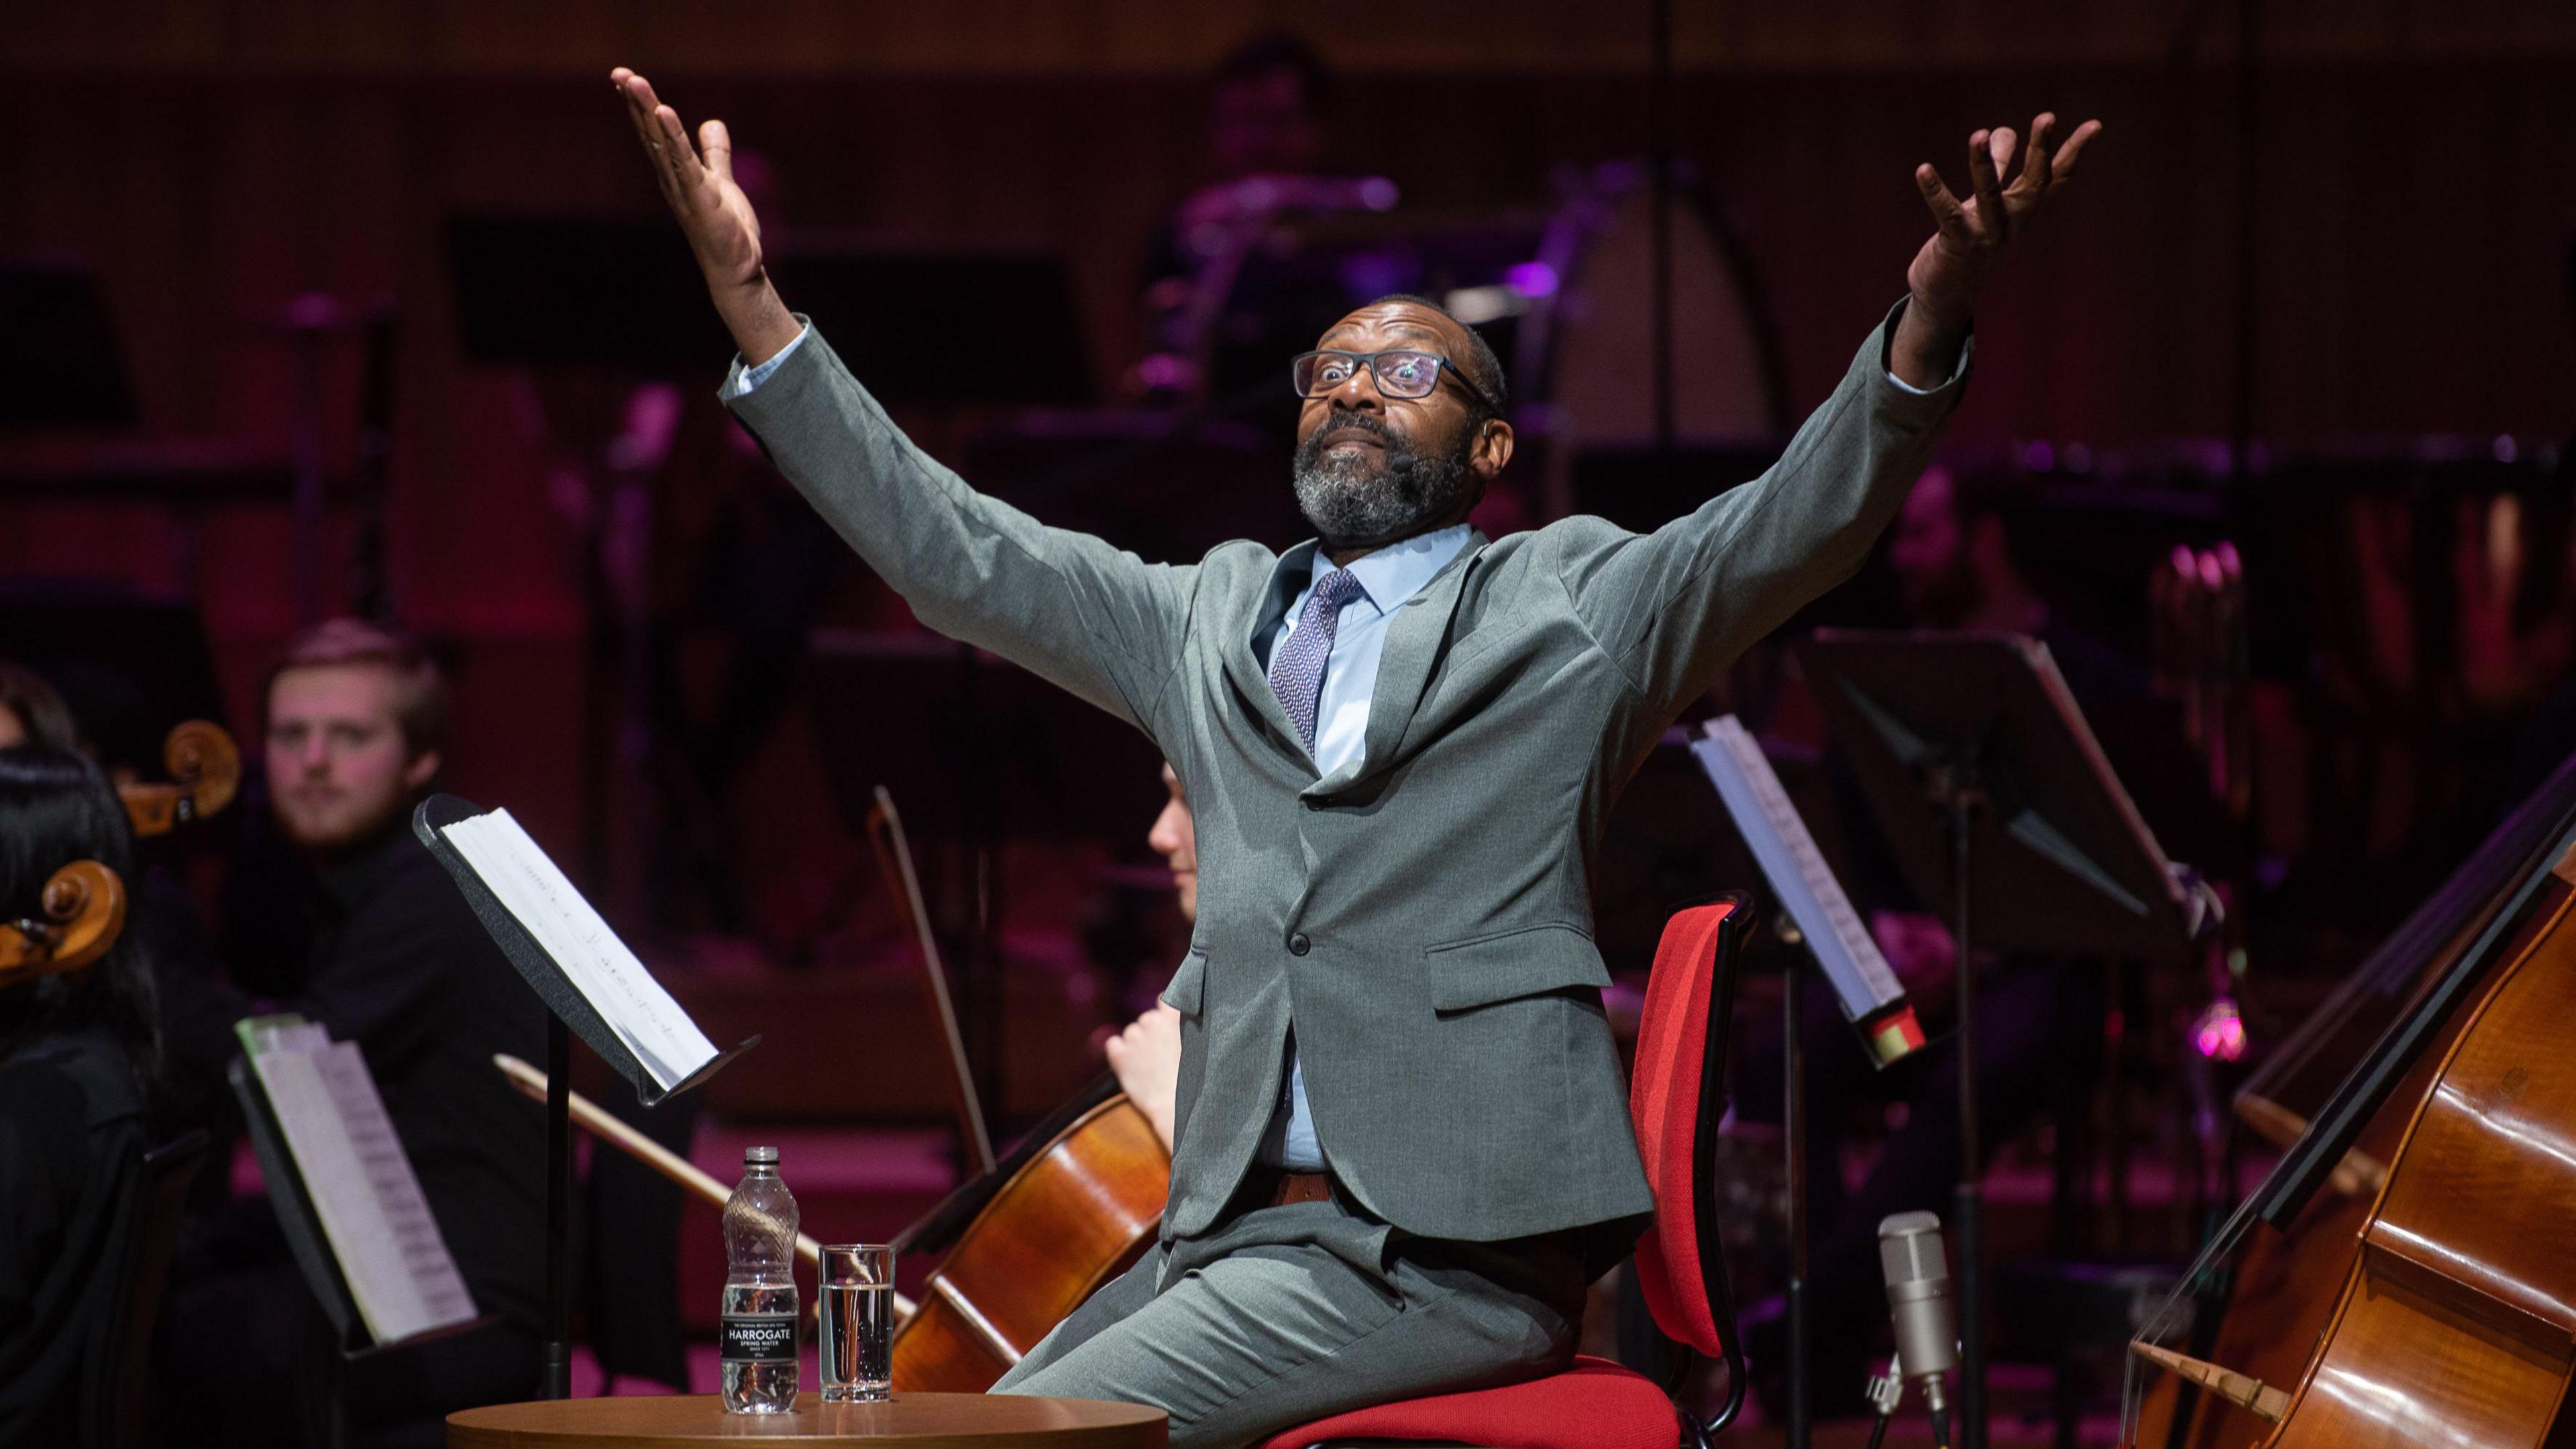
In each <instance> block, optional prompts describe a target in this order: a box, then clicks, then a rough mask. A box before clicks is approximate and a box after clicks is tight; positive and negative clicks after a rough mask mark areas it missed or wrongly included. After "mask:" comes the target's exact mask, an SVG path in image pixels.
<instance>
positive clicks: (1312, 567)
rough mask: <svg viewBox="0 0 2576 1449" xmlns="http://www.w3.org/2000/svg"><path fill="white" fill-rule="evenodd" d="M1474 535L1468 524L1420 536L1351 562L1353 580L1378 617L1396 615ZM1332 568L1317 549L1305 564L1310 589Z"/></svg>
mask: <svg viewBox="0 0 2576 1449" xmlns="http://www.w3.org/2000/svg"><path fill="white" fill-rule="evenodd" d="M1472 532H1474V530H1473V529H1472V528H1470V527H1469V526H1468V525H1466V524H1463V523H1453V524H1451V525H1449V526H1448V527H1447V528H1443V529H1437V530H1434V531H1433V532H1430V533H1417V534H1415V535H1414V536H1413V537H1411V538H1408V539H1404V540H1402V541H1400V542H1397V543H1390V544H1388V545H1387V546H1386V547H1384V548H1382V549H1379V550H1377V551H1376V552H1374V553H1370V554H1366V555H1364V556H1362V557H1359V558H1355V559H1353V560H1351V562H1350V564H1349V568H1350V571H1351V576H1352V577H1353V578H1355V579H1358V580H1359V584H1360V588H1361V589H1363V590H1365V591H1366V592H1367V594H1368V601H1369V602H1370V603H1371V604H1374V605H1376V606H1377V611H1378V612H1379V613H1381V614H1391V613H1394V612H1395V610H1396V609H1397V608H1398V607H1399V606H1400V605H1402V604H1403V603H1404V601H1405V600H1407V599H1409V598H1412V597H1413V596H1414V595H1415V594H1418V593H1420V592H1422V586H1423V585H1425V584H1427V583H1429V582H1431V581H1432V579H1434V578H1435V577H1437V576H1438V575H1439V573H1440V571H1441V570H1442V569H1444V568H1446V567H1448V565H1449V560H1451V559H1453V558H1456V557H1457V556H1458V550H1460V549H1462V548H1465V547H1466V546H1467V536H1468V535H1469V534H1470V533H1472ZM1333 567H1334V565H1333V561H1332V559H1330V558H1328V557H1326V556H1325V553H1324V551H1323V550H1322V549H1321V548H1318V549H1316V550H1315V551H1314V552H1313V554H1312V555H1311V556H1310V557H1309V558H1308V560H1307V564H1306V568H1307V587H1308V588H1312V587H1314V580H1316V579H1320V578H1322V577H1323V576H1324V575H1326V574H1328V573H1331V572H1332V571H1333Z"/></svg>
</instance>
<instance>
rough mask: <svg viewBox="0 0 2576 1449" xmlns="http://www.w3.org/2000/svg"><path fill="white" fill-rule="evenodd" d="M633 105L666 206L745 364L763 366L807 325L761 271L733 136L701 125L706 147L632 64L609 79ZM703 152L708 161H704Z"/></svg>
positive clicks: (756, 229) (720, 127)
mask: <svg viewBox="0 0 2576 1449" xmlns="http://www.w3.org/2000/svg"><path fill="white" fill-rule="evenodd" d="M608 80H609V84H611V85H613V86H615V87H616V88H617V94H618V95H619V96H620V97H621V98H622V99H624V100H625V102H626V115H627V119H629V120H631V121H633V122H634V123H635V136H636V139H637V140H639V141H642V142H643V143H644V154H645V157H646V159H648V160H649V161H651V162H652V165H653V179H654V181H655V182H656V183H657V184H658V185H660V187H661V188H662V200H663V201H664V202H666V203H668V204H669V205H670V208H671V215H672V216H674V217H676V218H678V220H679V223H680V231H681V233H682V234H683V235H685V236H686V237H687V238H688V239H689V250H690V251H691V252H692V253H693V254H695V255H696V257H697V259H698V269H699V270H700V271H702V272H704V273H705V274H706V278H707V291H708V292H709V294H710V295H712V296H713V297H714V298H715V304H716V310H717V311H718V312H719V313H721V314H723V316H724V320H725V325H726V326H727V327H729V328H731V329H732V330H733V335H734V342H735V344H736V345H737V346H739V347H740V348H741V349H742V355H743V360H744V361H746V362H752V363H758V362H762V361H766V360H767V359H768V358H770V357H772V356H774V355H776V354H777V352H778V350H779V349H780V348H783V347H785V346H786V345H787V344H788V343H789V342H791V341H793V340H795V337H796V334H797V332H798V330H799V324H798V323H797V321H796V319H795V318H794V316H792V315H791V314H790V313H789V312H788V311H787V308H786V306H785V304H783V303H781V302H780V301H779V300H778V294H777V293H776V292H774V291H772V290H771V288H770V285H769V274H768V272H767V271H765V270H764V269H763V268H762V266H761V252H760V218H759V217H757V216H755V215H753V214H752V209H751V198H750V197H748V196H745V195H744V194H743V190H742V188H741V187H740V186H738V185H736V184H734V179H733V138H732V136H731V135H730V134H728V133H727V132H726V130H725V123H724V122H722V121H712V120H711V121H708V122H706V123H705V124H703V125H701V126H700V127H698V144H697V145H696V146H694V147H693V146H691V145H690V144H689V131H688V128H687V127H686V126H683V125H681V124H680V113H679V112H677V111H675V110H673V109H671V108H670V107H669V106H666V105H664V104H662V102H661V100H660V98H658V97H657V96H655V95H654V94H653V84H652V82H650V81H648V80H646V79H644V77H642V76H640V75H638V74H636V73H635V72H634V71H631V70H629V69H627V68H626V67H624V66H622V65H621V66H619V67H618V68H617V69H615V70H613V71H610V72H609V73H608ZM701 152H703V157H702V156H701Z"/></svg>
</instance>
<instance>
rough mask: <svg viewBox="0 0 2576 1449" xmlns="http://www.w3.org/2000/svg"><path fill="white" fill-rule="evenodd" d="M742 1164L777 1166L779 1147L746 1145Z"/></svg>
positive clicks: (749, 1165) (747, 1165) (746, 1165)
mask: <svg viewBox="0 0 2576 1449" xmlns="http://www.w3.org/2000/svg"><path fill="white" fill-rule="evenodd" d="M742 1165H743V1166H745V1167H776V1166H777V1165H778V1149H777V1148H775V1147H746V1148H744V1149H743V1150H742Z"/></svg>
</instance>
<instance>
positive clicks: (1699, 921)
mask: <svg viewBox="0 0 2576 1449" xmlns="http://www.w3.org/2000/svg"><path fill="white" fill-rule="evenodd" d="M1752 914H1753V908H1752V906H1751V905H1750V904H1749V903H1748V902H1746V901H1745V900H1744V898H1742V897H1740V896H1727V897H1724V898H1722V899H1720V900H1719V901H1717V902H1716V903H1715V904H1712V905H1705V906H1694V907H1692V908H1690V909H1689V910H1686V911H1683V912H1682V913H1680V914H1679V915H1676V916H1674V917H1673V918H1672V920H1671V921H1670V922H1668V923H1666V924H1665V926H1664V939H1663V942H1662V944H1661V945H1659V946H1657V947H1656V948H1655V972H1654V975H1653V977H1652V978H1650V979H1649V980H1648V982H1647V984H1646V1010H1645V1016H1644V1019H1643V1020H1642V1021H1641V1022H1640V1023H1639V1026H1638V1031H1637V1070H1636V1076H1635V1078H1634V1080H1633V1081H1631V1082H1630V1084H1629V1088H1628V1112H1629V1115H1630V1117H1631V1118H1633V1119H1634V1120H1635V1123H1636V1128H1637V1150H1638V1151H1639V1152H1640V1153H1641V1154H1642V1155H1643V1156H1644V1157H1645V1160H1646V1181H1647V1183H1648V1184H1649V1185H1650V1186H1652V1187H1653V1189H1654V1193H1655V1225H1654V1227H1653V1229H1652V1230H1650V1231H1649V1232H1648V1233H1647V1234H1646V1235H1645V1236H1644V1237H1643V1238H1641V1239H1639V1240H1638V1243H1637V1266H1636V1271H1637V1280H1638V1286H1639V1287H1641V1288H1643V1289H1644V1290H1645V1296H1646V1307H1647V1308H1648V1309H1649V1310H1651V1311H1652V1312H1653V1313H1654V1315H1655V1324H1656V1326H1657V1327H1659V1328H1661V1329H1662V1330H1663V1331H1664V1333H1665V1334H1666V1336H1668V1337H1670V1338H1672V1339H1674V1340H1675V1341H1677V1342H1679V1343H1681V1344H1683V1345H1684V1346H1686V1347H1688V1348H1690V1349H1692V1350H1694V1351H1696V1352H1698V1353H1702V1354H1706V1355H1709V1356H1711V1357H1722V1358H1723V1359H1724V1360H1725V1361H1726V1369H1727V1375H1726V1403H1725V1405H1724V1406H1723V1407H1721V1408H1720V1409H1719V1410H1718V1412H1717V1414H1716V1416H1715V1417H1714V1418H1712V1419H1710V1420H1709V1421H1708V1422H1707V1423H1705V1424H1703V1423H1701V1422H1700V1419H1699V1416H1698V1415H1697V1414H1694V1413H1692V1412H1691V1411H1690V1410H1689V1409H1687V1408H1685V1407H1683V1406H1681V1405H1680V1404H1679V1403H1677V1402H1675V1401H1674V1400H1673V1399H1671V1398H1670V1397H1668V1396H1667V1395H1666V1393H1665V1391H1664V1390H1663V1389H1661V1388H1658V1387H1657V1386H1656V1384H1655V1383H1654V1381H1653V1380H1651V1379H1649V1378H1647V1377H1646V1376H1645V1375H1643V1374H1640V1373H1637V1372H1635V1371H1634V1370H1632V1369H1627V1368H1623V1367H1621V1366H1620V1365H1618V1364H1615V1363H1612V1362H1610V1361H1609V1360H1608V1359H1599V1358H1586V1357H1583V1356H1580V1355H1578V1356H1577V1357H1576V1358H1575V1360H1574V1363H1573V1365H1572V1366H1571V1367H1569V1368H1566V1369H1564V1370H1563V1371H1561V1372H1558V1373H1553V1374H1550V1375H1548V1376H1547V1377H1545V1378H1538V1379H1530V1380H1527V1381H1525V1382H1522V1383H1517V1384H1506V1385H1504V1386H1503V1387H1501V1388H1498V1389H1471V1390H1468V1391H1466V1392H1464V1393H1456V1394H1434V1395H1432V1396H1431V1397H1429V1398H1422V1399H1403V1400H1399V1401H1397V1402H1395V1403H1392V1404H1377V1405H1373V1406H1371V1407H1369V1408H1365V1409H1353V1410H1351V1411H1350V1412H1349V1413H1346V1414H1335V1415H1333V1416H1332V1417H1331V1418H1329V1419H1318V1420H1316V1421H1315V1422H1314V1423H1311V1424H1305V1425H1301V1426H1299V1427H1297V1428H1294V1429H1289V1430H1285V1431H1283V1432H1281V1433H1277V1434H1273V1435H1271V1436H1270V1437H1269V1438H1268V1439H1266V1440H1264V1441H1262V1443H1261V1445H1260V1446H1259V1449H1307V1446H1310V1445H1315V1444H1321V1443H1324V1442H1326V1441H1328V1440H1343V1439H1415V1440H1436V1441H1442V1442H1449V1443H1467V1444H1479V1445H1490V1446H1492V1449H1679V1446H1685V1445H1687V1446H1692V1449H1706V1445H1707V1443H1708V1441H1709V1439H1710V1438H1711V1437H1713V1436H1714V1435H1716V1434H1717V1433H1718V1432H1719V1431H1721V1430H1723V1429H1724V1428H1725V1427H1726V1426H1727V1425H1728V1424H1730V1423H1733V1422H1734V1420H1735V1414H1736V1411H1737V1410H1738V1409H1740V1408H1742V1407H1743V1404H1744V1355H1743V1350H1742V1349H1741V1348H1740V1347H1739V1346H1738V1345H1737V1343H1736V1333H1735V1301H1734V1297H1733V1294H1732V1293H1731V1292H1730V1291H1729V1289H1728V1287H1727V1282H1726V1263H1725V1260H1724V1259H1723V1258H1722V1257H1721V1256H1720V1254H1719V1252H1718V1245H1717V1230H1716V1224H1715V1223H1714V1222H1713V1221H1712V1218H1713V1215H1714V1211H1713V1210H1714V1205H1715V1202H1716V1192H1715V1184H1714V1183H1713V1182H1712V1181H1711V1180H1710V1174H1711V1170H1712V1168H1711V1153H1710V1151H1709V1134H1711V1133H1713V1132H1715V1131H1716V1130H1717V1123H1718V1119H1719V1117H1720V1116H1722V1115H1723V1114H1724V1112H1725V1108H1726V1096H1725V1088H1724V1085H1723V1080H1722V1079H1723V1078H1724V1076H1725V1067H1726V1028H1727V1022H1728V1019H1729V1018H1730V1017H1731V1016H1732V1015H1733V1014H1734V1008H1735V962H1736V956H1737V954H1738V952H1739V949H1740V947H1741V945H1742V943H1743V939H1744V932H1745V928H1746V927H1748V926H1750V925H1751V924H1752ZM1688 1367H1689V1359H1688V1356H1687V1355H1685V1356H1684V1360H1683V1363H1682V1364H1681V1366H1680V1370H1676V1373H1675V1382H1676V1383H1678V1382H1679V1381H1680V1376H1681V1370H1687V1369H1688Z"/></svg>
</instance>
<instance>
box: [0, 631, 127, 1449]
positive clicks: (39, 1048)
mask: <svg viewBox="0 0 2576 1449" xmlns="http://www.w3.org/2000/svg"><path fill="white" fill-rule="evenodd" d="M25 678H26V676H24V675H23V674H22V673H21V672H20V671H15V670H10V669H7V668H6V667H5V666H0V741H12V740H14V741H15V742H14V743H6V744H0V921H18V920H25V919H29V918H36V917H41V916H42V914H43V911H42V909H41V907H40V906H39V904H38V902H39V898H40V897H41V895H42V893H43V891H44V888H45V882H46V881H47V880H49V879H51V878H52V876H53V874H54V872H55V871H57V870H59V869H61V868H62V867H64V866H66V865H69V864H71V863H72V862H73V861H76V860H94V861H97V862H98V863H99V864H101V865H104V866H106V867H107V868H108V869H110V870H112V871H114V872H116V873H117V875H118V877H119V878H120V879H123V878H125V877H126V876H127V875H128V874H129V873H130V871H131V869H132V862H131V855H132V843H131V836H130V835H129V833H128V831H127V828H126V823H125V809H124V807H123V806H122V805H121V804H119V803H118V801H117V798H116V792H115V790H114V789H113V788H112V787H110V786H109V784H108V783H107V780H106V778H105V777H104V776H102V775H101V774H100V773H99V771H98V767H97V766H95V765H93V764H91V763H90V762H89V761H88V760H86V759H84V758H82V757H81V756H80V755H78V754H75V753H73V752H72V751H70V750H68V749H64V748H60V747H48V746H46V745H43V744H35V743H28V742H27V741H26V739H25V735H26V734H27V733H28V732H27V731H26V730H25V729H24V727H23V724H22V721H23V720H24V719H25V718H26V717H27V716H29V715H33V716H35V719H36V723H37V724H38V726H39V728H40V729H41V728H44V727H46V726H49V725H53V724H67V723H68V719H69V716H68V714H65V715H63V716H62V717H61V718H60V719H59V720H57V719H53V718H51V717H49V716H48V715H47V714H46V713H44V712H42V711H38V710H32V709H29V708H28V707H27V703H26V701H27V699H28V697H29V696H28V694H26V693H23V692H21V691H20V690H19V689H18V688H16V687H15V686H17V685H20V684H23V683H24V680H25ZM54 704H55V707H56V708H59V706H60V701H59V700H56V701H55V702H54ZM22 712H23V713H22ZM160 1055H161V1047H160V1036H159V1031H158V1027H157V1025H156V1013H155V1008H154V1002H153V991H152V973H151V970H150V967H149V966H148V964H147V963H146V961H145V959H144V950H143V948H142V946H141V944H140V943H138V942H137V941H135V940H134V939H132V937H131V935H130V934H125V935H120V936H119V938H118V940H117V942H116V944H115V945H114V946H113V947H112V948H111V949H110V950H109V951H108V953H107V955H106V956H104V957H102V958H101V959H99V960H98V961H96V962H94V963H92V964H91V965H89V966H88V967H86V968H84V969H82V970H79V971H71V972H63V973H58V974H53V975H47V976H40V977H36V978H34V979H32V980H26V981H21V982H18V983H16V984H14V985H7V986H0V1444H72V1443H77V1442H79V1441H80V1436H81V1434H82V1432H83V1426H82V1424H81V1420H80V1414H81V1408H82V1404H83V1401H84V1394H85V1392H86V1388H87V1385H86V1384H85V1378H86V1376H87V1375H88V1374H90V1373H93V1372H100V1371H104V1370H102V1369H101V1368H100V1366H99V1365H98V1364H97V1363H95V1362H94V1360H93V1355H95V1354H97V1353H99V1352H101V1351H103V1350H105V1349H106V1348H107V1347H108V1345H107V1342H106V1339H107V1333H106V1330H107V1328H108V1327H109V1324H110V1321H111V1318H112V1315H113V1314H114V1313H115V1312H116V1309H117V1306H118V1301H119V1292H118V1282H117V1277H116V1274H117V1272H118V1269H119V1267H120V1266H121V1262H122V1257H121V1254H122V1250H123V1247H124V1244H125V1241H126V1235H127V1233H128V1231H129V1230H130V1227H131V1225H132V1215H133V1213H134V1211H135V1210H136V1206H137V1204H138V1202H139V1194H140V1190H141V1186H142V1158H143V1152H144V1149H145V1148H147V1147H149V1146H150V1145H151V1143H152V1141H153V1140H154V1138H155V1135H156V1133H155V1128H156V1127H157V1126H158V1125H159V1118H160V1116H161V1114H160V1112H159V1110H158V1109H159V1107H160V1106H161V1105H162V1103H161V1102H160V1100H159V1098H160V1090H159V1084H160Z"/></svg>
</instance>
